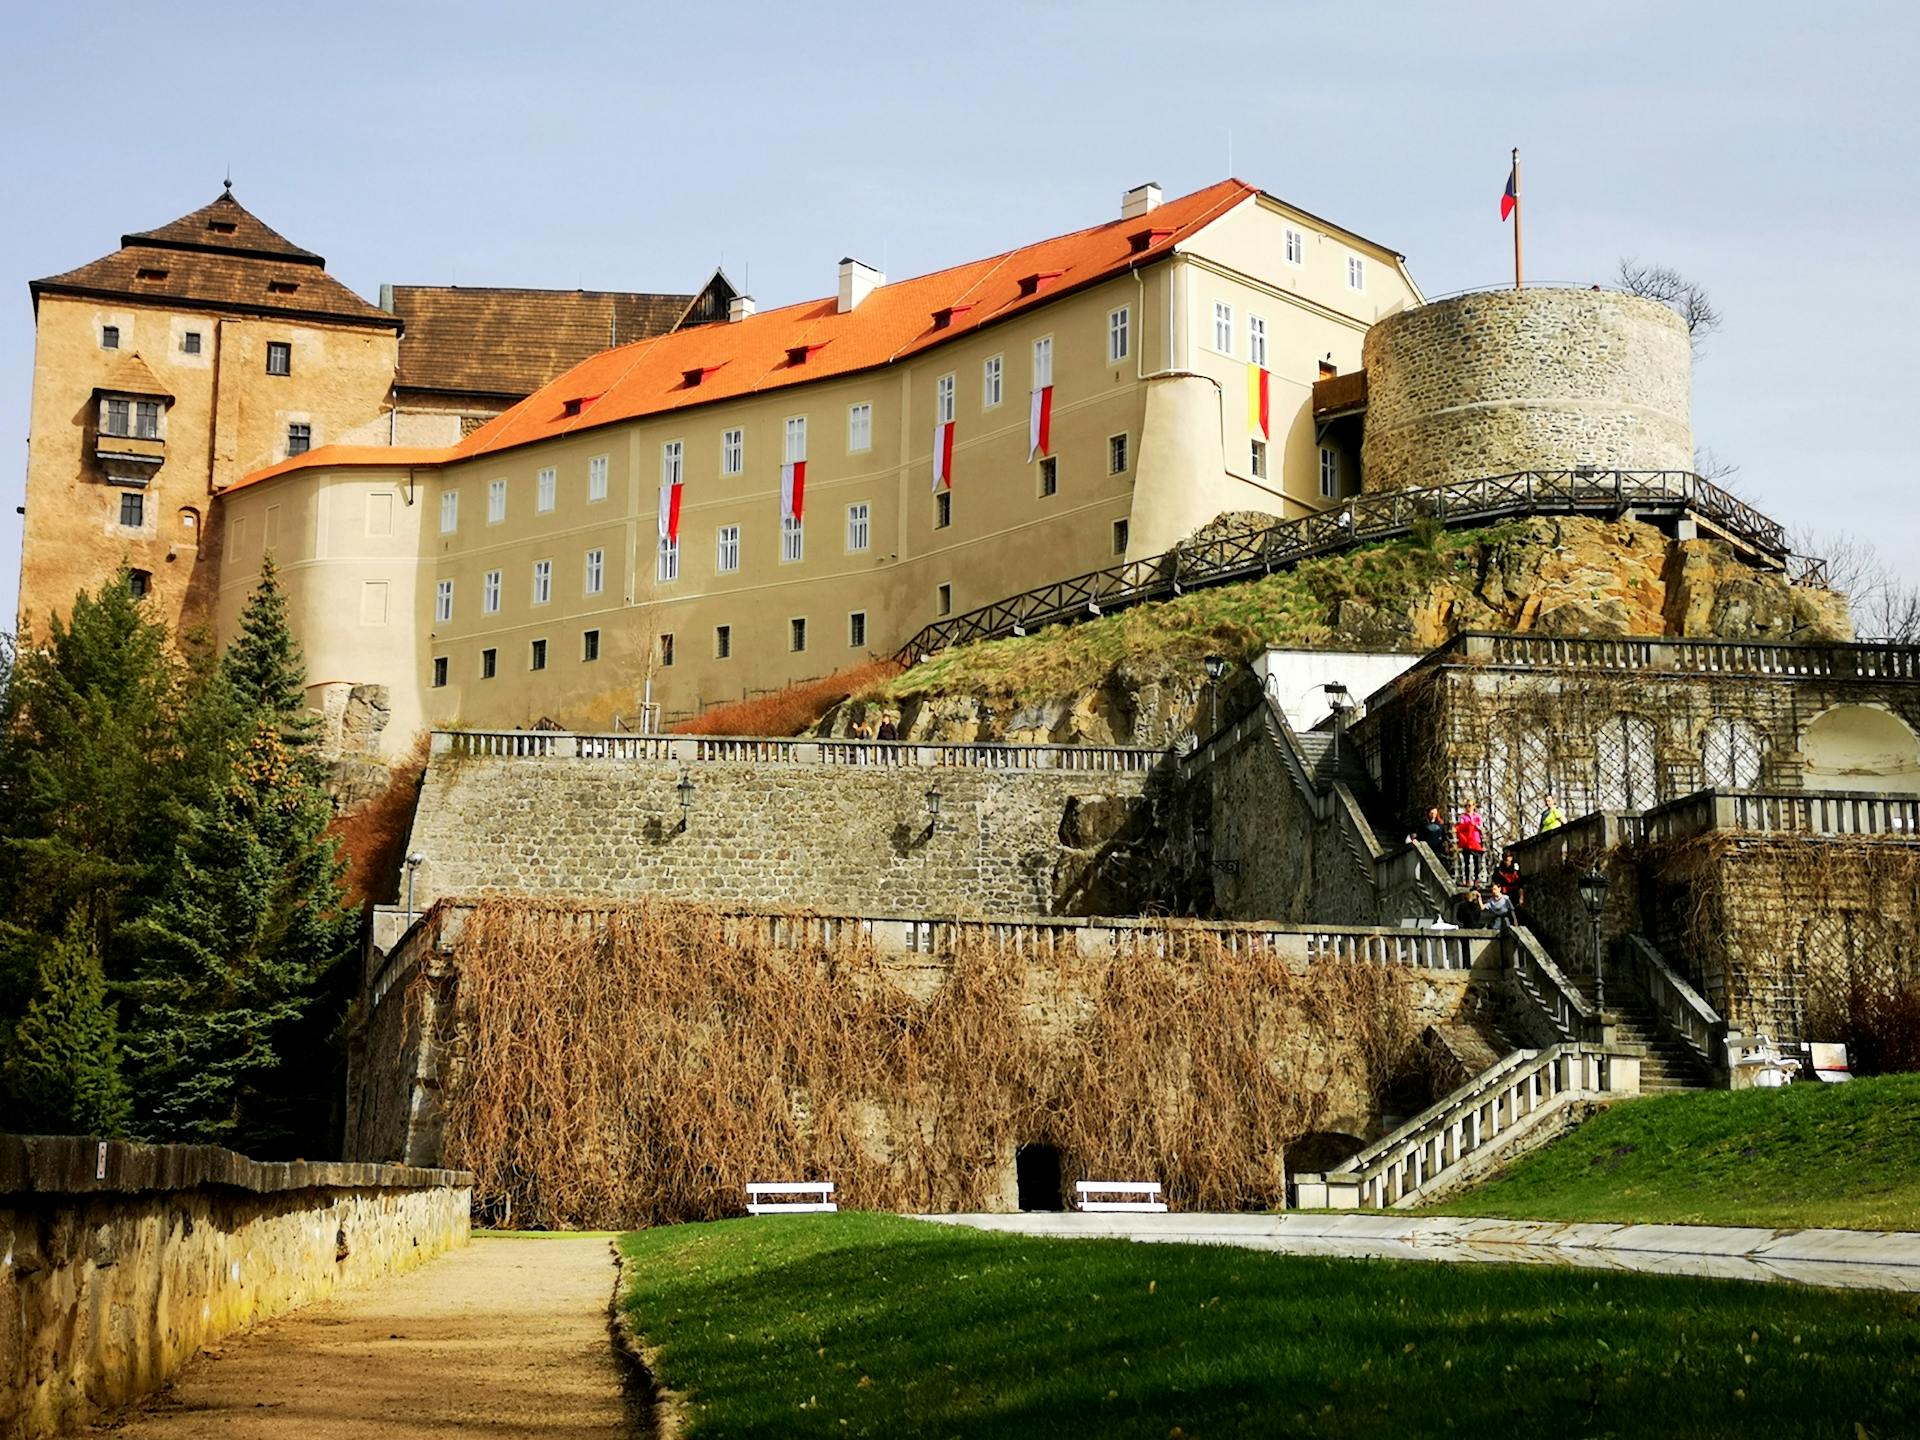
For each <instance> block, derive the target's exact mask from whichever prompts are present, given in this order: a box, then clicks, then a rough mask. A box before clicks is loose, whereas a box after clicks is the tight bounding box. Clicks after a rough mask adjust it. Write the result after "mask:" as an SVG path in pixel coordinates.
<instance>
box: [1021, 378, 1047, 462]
mask: <svg viewBox="0 0 1920 1440" xmlns="http://www.w3.org/2000/svg"><path fill="white" fill-rule="evenodd" d="M1052 443H1053V386H1051V385H1042V386H1041V387H1040V388H1039V389H1038V390H1036V391H1034V392H1033V408H1032V409H1030V410H1029V411H1028V412H1027V459H1028V460H1032V459H1033V457H1034V456H1036V455H1044V454H1046V453H1047V451H1048V450H1049V449H1050V448H1051V446H1052Z"/></svg>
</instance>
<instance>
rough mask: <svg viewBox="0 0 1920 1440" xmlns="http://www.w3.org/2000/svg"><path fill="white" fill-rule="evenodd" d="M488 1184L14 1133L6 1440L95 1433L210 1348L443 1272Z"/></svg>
mask: <svg viewBox="0 0 1920 1440" xmlns="http://www.w3.org/2000/svg"><path fill="white" fill-rule="evenodd" d="M471 1186H472V1177H470V1176H468V1175H466V1174H464V1173H461V1172H457V1171H449V1170H414V1169H404V1168H401V1167H398V1166H388V1165H352V1164H307V1163H301V1162H296V1163H292V1164H260V1163H257V1162H255V1161H251V1160H248V1159H246V1158H245V1157H243V1156H240V1155H236V1154H234V1153H233V1152H232V1151H229V1150H220V1149H216V1148H214V1147H212V1146H186V1145H174V1146H151V1145H129V1144H124V1143H120V1142H113V1141H98V1140H91V1139H73V1138H39V1137H21V1136H0V1252H3V1253H0V1440H28V1437H39V1436H44V1435H52V1434H55V1433H57V1432H58V1431H60V1430H62V1429H69V1428H72V1427H74V1426H76V1425H79V1424H82V1423H85V1422H86V1421H87V1420H89V1419H91V1418H92V1417H93V1416H95V1415H96V1414H98V1413H99V1412H100V1411H101V1410H103V1409H107V1408H110V1407H112V1406H115V1405H119V1404H123V1403H125V1402H126V1401H129V1400H132V1399H135V1398H136V1397H138V1396H140V1395H143V1394H146V1393H147V1392H149V1391H151V1390H153V1389H155V1388H157V1387H158V1386H160V1385H162V1384H164V1383H165V1382H166V1380H167V1379H168V1378H169V1377H170V1376H172V1375H173V1373H174V1372H175V1371H177V1370H178V1369H179V1368H180V1366H181V1365H182V1364H184V1363H185V1362H186V1361H187V1359H188V1358H189V1357H191V1356H192V1355H193V1353H194V1352H195V1351H196V1350H198V1349H199V1348H200V1347H201V1346H203V1345H206V1344H208V1343H209V1342H211V1341H215V1340H218V1339H219V1338H220V1337H221V1336H223V1335H227V1334H230V1333H232V1332H233V1331H235V1330H239V1329H242V1328H244V1327H246V1326H248V1325H251V1324H252V1323H253V1322H255V1321H257V1320H263V1319H266V1318H268V1317H270V1316H273V1315H278V1314H280V1313H282V1312H284V1311H286V1310H290V1309H292V1308H293V1307H295V1306H297V1305H303V1304H305V1303H307V1302H308V1301H310V1300H317V1299H320V1298H322V1297H324V1296H327V1295H331V1294H333V1293H334V1292H335V1291H337V1290H341V1289H344V1288H347V1287H350V1286H356V1285H363V1284H366V1283H368V1282H370V1281H374V1280H379V1279H382V1278H384V1277H386V1276H389V1275H395V1274H398V1273H400V1272H401V1271H404V1270H410V1269H412V1268H413V1267H414V1266H416V1265H419V1264H421V1263H422V1262H423V1261H426V1260H429V1259H431V1258H433V1257H434V1256H436V1255H439V1254H441V1253H442V1252H443V1251H445V1250H448V1249H450V1248H452V1247H454V1246H456V1245H463V1244H465V1243H466V1241H467V1235H468V1228H467V1227H468V1210H469V1206H470V1204H471Z"/></svg>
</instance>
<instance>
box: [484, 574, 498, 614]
mask: <svg viewBox="0 0 1920 1440" xmlns="http://www.w3.org/2000/svg"><path fill="white" fill-rule="evenodd" d="M480 613H481V614H482V615H498V614H499V613H500V572H499V571H498V570H489V571H487V573H486V575H485V576H484V577H483V578H482V579H481V582H480Z"/></svg>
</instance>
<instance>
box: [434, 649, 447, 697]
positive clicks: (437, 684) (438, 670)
mask: <svg viewBox="0 0 1920 1440" xmlns="http://www.w3.org/2000/svg"><path fill="white" fill-rule="evenodd" d="M446 683H447V657H446V656H444V655H436V656H434V657H433V688H434V689H436V690H438V689H440V688H442V687H443V686H444V685H445V684H446Z"/></svg>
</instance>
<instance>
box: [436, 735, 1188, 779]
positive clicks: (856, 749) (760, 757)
mask: <svg viewBox="0 0 1920 1440" xmlns="http://www.w3.org/2000/svg"><path fill="white" fill-rule="evenodd" d="M432 748H433V753H434V754H436V755H443V754H444V755H460V756H480V757H490V758H506V759H516V760H517V759H564V760H574V759H578V760H623V761H643V762H646V761H650V762H656V763H670V764H682V765H701V764H729V763H732V764H756V765H767V764H772V765H844V766H854V767H874V768H880V769H921V770H928V769H935V770H937V769H966V770H1019V771H1031V770H1057V771H1066V772H1070V773H1078V774H1087V773H1098V774H1108V773H1120V774H1133V773H1139V772H1143V771H1148V770H1151V769H1153V768H1154V767H1155V766H1156V765H1158V764H1159V763H1160V762H1161V761H1162V760H1164V759H1165V758H1166V752H1165V751H1163V750H1151V749H1146V748H1144V747H1139V746H1125V745H997V744H987V745H950V744H919V743H915V742H912V741H897V740H832V739H821V740H811V739H808V740H790V739H754V738H750V737H742V736H731V735H623V734H611V735H575V734H570V733H567V732H564V731H550V730H436V731H434V732H433V741H432Z"/></svg>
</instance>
